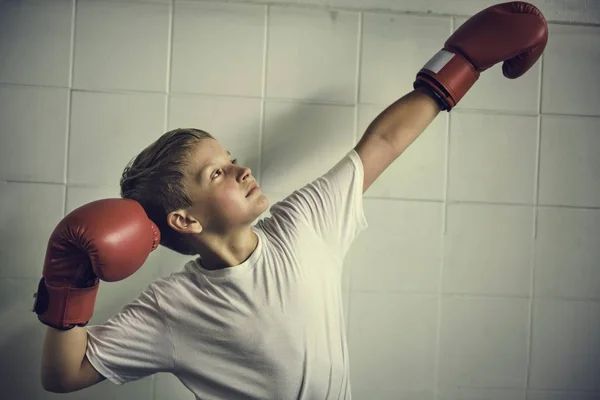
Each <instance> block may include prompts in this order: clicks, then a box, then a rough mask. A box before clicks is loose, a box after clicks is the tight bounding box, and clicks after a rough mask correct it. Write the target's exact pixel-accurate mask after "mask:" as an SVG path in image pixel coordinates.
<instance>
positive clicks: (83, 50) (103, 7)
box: [73, 0, 170, 92]
mask: <svg viewBox="0 0 600 400" xmlns="http://www.w3.org/2000/svg"><path fill="white" fill-rule="evenodd" d="M169 19H170V16H169V5H168V4H161V3H148V2H117V1H92V0H83V1H78V2H77V15H76V17H75V21H76V22H75V50H74V61H73V62H74V67H73V87H74V88H77V89H102V90H106V89H124V90H143V91H159V92H165V90H166V85H167V63H168V41H169Z"/></svg>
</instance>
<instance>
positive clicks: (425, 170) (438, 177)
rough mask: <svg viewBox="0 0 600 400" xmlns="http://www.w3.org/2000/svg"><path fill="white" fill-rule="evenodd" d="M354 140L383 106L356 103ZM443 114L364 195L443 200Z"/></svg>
mask: <svg viewBox="0 0 600 400" xmlns="http://www.w3.org/2000/svg"><path fill="white" fill-rule="evenodd" d="M358 107H359V108H358V140H357V143H358V141H360V139H361V138H362V136H363V135H364V133H365V131H366V129H367V128H368V126H369V125H370V124H371V122H372V121H373V120H374V119H375V118H376V117H377V116H378V115H379V114H380V113H381V112H382V111H383V110H385V108H386V107H377V106H369V105H359V106H358ZM447 131H448V116H447V114H441V115H439V116H438V117H437V118H436V119H435V120H434V121H433V122H432V123H431V125H429V127H428V128H427V129H426V130H425V131H424V132H423V133H422V134H421V136H419V137H418V138H417V139H416V140H415V141H414V142H413V143H412V144H411V145H410V146H409V147H408V148H407V149H406V150H405V151H404V153H402V155H400V157H398V159H396V160H395V161H394V162H393V163H392V164H391V165H390V166H389V167H388V168H387V169H386V170H385V171H384V172H383V173H382V174H381V175H380V176H379V178H377V180H376V181H375V182H373V184H372V185H371V186H370V187H369V189H368V190H367V191H366V192H365V197H386V198H408V199H425V200H443V198H444V181H445V179H446V140H447Z"/></svg>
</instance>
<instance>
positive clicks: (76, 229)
mask: <svg viewBox="0 0 600 400" xmlns="http://www.w3.org/2000/svg"><path fill="white" fill-rule="evenodd" d="M159 243H160V231H159V230H158V228H157V227H156V225H155V224H154V223H153V222H152V221H151V220H150V219H149V218H148V216H147V215H146V213H145V212H144V209H143V208H142V206H141V205H140V204H139V203H138V202H136V201H134V200H130V199H104V200H97V201H94V202H91V203H88V204H86V205H83V206H81V207H79V208H77V209H76V210H73V211H72V212H71V213H69V214H68V215H67V216H66V217H65V218H63V220H62V221H61V222H60V223H59V224H58V225H57V226H56V228H55V229H54V231H53V232H52V235H51V236H50V239H49V240H48V247H47V249H46V257H45V260H44V269H43V273H42V275H43V277H42V279H40V282H39V285H38V291H37V293H36V294H35V295H34V297H35V298H36V300H35V304H34V308H33V311H34V312H35V313H36V314H37V315H38V319H39V320H40V321H41V322H42V323H44V324H46V325H48V326H51V327H53V328H56V329H61V330H67V329H71V328H73V327H75V326H85V325H86V324H87V323H88V322H89V320H90V319H91V317H92V315H93V312H94V305H95V304H96V295H97V293H98V284H99V280H98V279H101V280H104V281H107V282H114V281H119V280H122V279H125V278H127V277H128V276H130V275H131V274H133V273H134V272H136V271H137V270H138V269H139V268H140V267H141V266H142V264H144V262H145V261H146V259H147V258H148V255H149V254H150V252H152V251H153V250H154V249H156V248H157V247H158V244H159Z"/></svg>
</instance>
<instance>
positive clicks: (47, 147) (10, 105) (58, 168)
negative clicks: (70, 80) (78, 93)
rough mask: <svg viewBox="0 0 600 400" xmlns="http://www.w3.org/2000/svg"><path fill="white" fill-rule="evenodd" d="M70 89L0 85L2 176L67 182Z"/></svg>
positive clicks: (0, 173)
mask: <svg viewBox="0 0 600 400" xmlns="http://www.w3.org/2000/svg"><path fill="white" fill-rule="evenodd" d="M68 100H69V90H68V89H66V88H49V87H39V86H38V87H35V86H6V87H0V104H2V107H0V131H1V132H2V146H1V147H0V179H6V180H16V181H28V182H54V183H65V182H66V181H65V175H66V173H65V157H66V151H67V130H68V123H67V118H68V109H69V103H68Z"/></svg>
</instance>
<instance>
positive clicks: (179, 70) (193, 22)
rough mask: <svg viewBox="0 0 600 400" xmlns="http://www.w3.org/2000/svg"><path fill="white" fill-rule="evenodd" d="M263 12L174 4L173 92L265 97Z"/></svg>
mask: <svg viewBox="0 0 600 400" xmlns="http://www.w3.org/2000/svg"><path fill="white" fill-rule="evenodd" d="M265 18H266V16H265V7H264V6H253V5H249V6H245V5H239V4H235V5H234V4H216V3H200V2H184V1H179V0H177V1H176V2H175V8H174V16H173V56H172V61H171V71H172V74H171V92H181V93H211V94H220V95H224V94H225V95H232V96H252V97H258V98H260V96H261V95H262V73H263V57H264V50H265Z"/></svg>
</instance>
